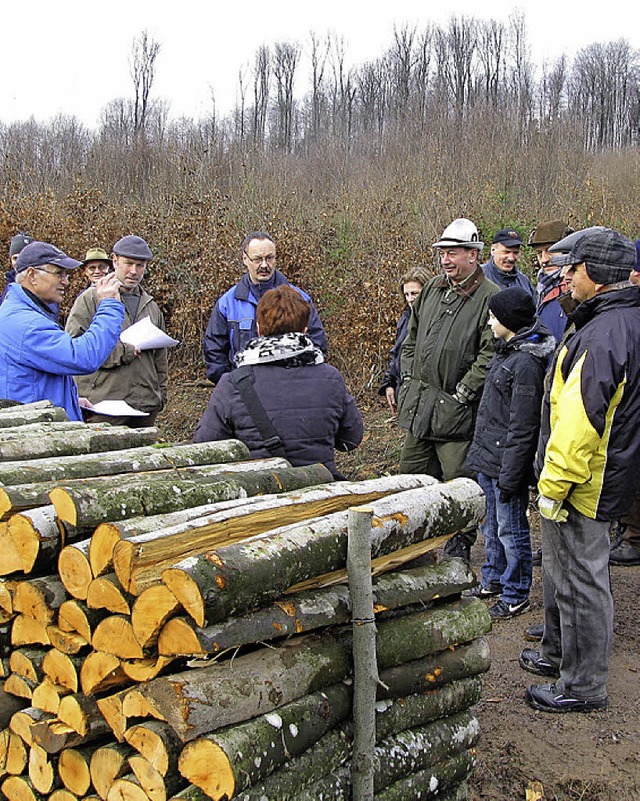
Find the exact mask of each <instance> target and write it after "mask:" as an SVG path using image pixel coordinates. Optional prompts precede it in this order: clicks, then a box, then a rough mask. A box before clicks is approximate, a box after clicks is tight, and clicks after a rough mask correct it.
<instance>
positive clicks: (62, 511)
mask: <svg viewBox="0 0 640 801" xmlns="http://www.w3.org/2000/svg"><path fill="white" fill-rule="evenodd" d="M49 499H50V500H51V503H52V504H53V505H54V506H55V509H56V514H57V516H58V517H59V518H60V520H62V521H63V523H69V524H70V525H72V526H77V525H78V514H77V511H76V507H75V504H74V502H73V499H72V498H71V496H70V495H69V493H68V492H67V491H66V490H65V489H64V487H55V488H54V489H52V490H51V492H50V493H49Z"/></svg>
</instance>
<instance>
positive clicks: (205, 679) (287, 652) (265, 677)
mask: <svg viewBox="0 0 640 801" xmlns="http://www.w3.org/2000/svg"><path fill="white" fill-rule="evenodd" d="M490 627H491V621H490V618H489V615H488V613H487V611H486V607H485V606H484V604H482V602H480V601H477V600H476V599H463V600H462V601H459V602H457V603H455V604H451V605H450V606H448V607H442V608H439V609H433V610H428V611H427V612H423V613H417V614H412V615H407V616H406V617H404V618H398V619H396V620H393V621H389V622H385V623H381V625H380V627H379V632H378V642H377V647H378V664H379V667H381V668H384V667H391V666H394V665H398V664H403V663H405V662H408V661H410V660H413V659H419V658H422V657H424V656H425V655H426V654H428V653H434V652H436V651H441V650H443V649H444V648H447V647H449V646H451V645H455V644H457V643H459V642H468V641H470V640H472V639H474V638H476V637H479V636H481V635H482V634H484V633H486V632H487V631H488V630H489V629H490ZM350 673H351V667H350V643H349V638H348V637H346V636H343V637H337V636H330V635H324V636H322V637H314V636H313V635H309V636H308V637H305V638H302V639H301V640H300V639H299V640H297V641H296V642H295V643H287V644H285V645H282V646H280V647H279V648H271V649H266V648H265V649H262V650H260V651H255V652H253V653H250V654H246V655H244V656H240V657H237V658H236V659H234V661H233V671H230V670H229V666H228V665H227V664H225V663H220V664H214V665H212V666H210V667H203V668H201V669H199V670H197V671H195V670H191V671H187V672H184V673H177V674H174V675H171V676H167V677H165V678H160V679H154V680H153V681H151V682H149V683H148V684H145V685H141V686H140V687H139V691H140V692H141V693H142V695H143V696H144V697H145V698H147V699H149V700H150V701H151V702H152V704H153V705H154V706H155V707H156V709H158V711H159V712H160V713H161V714H162V715H163V716H164V717H165V718H166V719H167V721H168V722H169V723H170V724H171V725H172V726H173V728H174V730H175V731H176V733H177V734H178V736H179V737H180V738H181V739H182V740H183V741H185V742H187V741H189V740H192V739H194V738H195V737H198V736H199V735H200V734H203V733H206V732H208V731H214V730H216V729H218V728H221V727H222V726H226V725H230V724H232V723H237V722H240V721H242V720H246V719H248V718H251V717H255V716H256V715H259V714H262V713H263V712H269V711H271V710H273V709H274V708H276V707H279V706H282V704H284V703H287V702H288V701H292V700H294V699H296V698H299V697H301V696H302V695H305V694H307V693H309V692H313V691H315V690H316V689H320V688H322V687H326V686H327V685H329V684H331V683H332V682H334V681H337V680H339V679H343V678H346V677H347V676H348V675H350ZM278 677H279V678H278Z"/></svg>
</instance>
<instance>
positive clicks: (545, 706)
mask: <svg viewBox="0 0 640 801" xmlns="http://www.w3.org/2000/svg"><path fill="white" fill-rule="evenodd" d="M525 700H526V702H527V703H528V704H529V706H532V707H533V708H534V709H540V710H541V711H542V712H593V711H595V710H596V709H606V708H607V706H608V705H609V702H608V700H607V698H600V699H597V700H590V699H588V698H575V697H573V696H571V695H565V694H564V693H561V692H560V691H559V690H558V688H557V687H556V685H555V684H532V685H531V687H529V689H528V690H527V692H526V693H525Z"/></svg>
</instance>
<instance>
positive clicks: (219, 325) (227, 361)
mask: <svg viewBox="0 0 640 801" xmlns="http://www.w3.org/2000/svg"><path fill="white" fill-rule="evenodd" d="M268 284H269V285H268V286H267V287H261V286H258V289H264V291H267V289H275V288H276V287H278V286H283V285H287V286H291V288H292V289H295V290H296V292H299V293H300V295H301V296H302V297H303V298H304V299H305V300H306V301H307V303H310V304H311V316H310V317H309V325H308V330H307V335H308V336H309V338H310V339H311V340H312V341H313V342H314V343H315V344H316V345H317V346H318V347H319V348H320V350H322V352H323V353H326V352H327V336H326V334H325V332H324V328H323V327H322V323H321V322H320V318H319V317H318V312H317V311H316V308H315V306H314V305H313V301H312V300H311V298H310V297H309V295H307V293H306V292H303V291H302V290H301V289H299V288H298V287H297V286H293V284H289V282H288V281H287V279H286V278H285V276H284V275H283V274H282V273H281V272H280V270H276V271H275V273H274V277H273V281H269V282H268ZM251 289H252V287H251V281H250V279H249V273H245V274H244V275H243V276H242V278H241V279H240V280H239V281H238V283H237V284H236V285H235V286H232V287H231V289H229V290H227V291H226V292H225V293H224V295H222V297H221V298H219V299H218V302H217V303H216V305H215V307H214V309H213V311H212V312H211V317H210V318H209V323H208V325H207V331H206V333H205V335H204V363H205V367H206V369H207V378H208V379H209V380H210V381H212V382H213V383H214V384H217V383H218V381H219V380H220V377H221V376H222V375H223V374H224V373H228V372H229V371H230V370H233V368H234V366H235V365H234V363H233V358H234V356H235V355H236V353H239V352H240V351H241V350H243V349H244V348H245V346H246V345H247V343H248V342H249V341H250V340H251V339H255V337H256V336H257V335H258V330H257V327H256V307H257V305H258V298H257V297H256V296H255V295H254V294H253V292H252V291H251Z"/></svg>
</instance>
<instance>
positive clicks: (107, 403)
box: [87, 400, 149, 417]
mask: <svg viewBox="0 0 640 801" xmlns="http://www.w3.org/2000/svg"><path fill="white" fill-rule="evenodd" d="M87 408H88V409H90V410H91V411H92V412H96V414H105V415H108V416H109V417H147V416H148V414H149V412H141V411H140V410H139V409H134V408H133V406H129V404H128V403H127V402H126V401H123V400H103V401H100V402H99V403H93V404H92V403H90V404H89V406H88V407H87Z"/></svg>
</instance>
